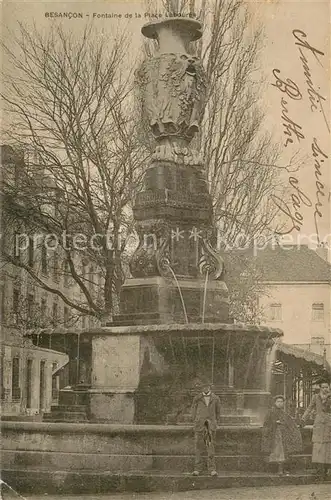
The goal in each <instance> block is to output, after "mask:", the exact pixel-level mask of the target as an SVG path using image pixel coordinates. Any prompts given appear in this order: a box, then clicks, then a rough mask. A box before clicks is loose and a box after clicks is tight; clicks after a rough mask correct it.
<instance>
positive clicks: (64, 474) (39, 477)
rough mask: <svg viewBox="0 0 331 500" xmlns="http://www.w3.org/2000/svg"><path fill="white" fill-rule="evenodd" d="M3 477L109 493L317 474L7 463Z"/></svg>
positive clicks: (25, 486)
mask: <svg viewBox="0 0 331 500" xmlns="http://www.w3.org/2000/svg"><path fill="white" fill-rule="evenodd" d="M2 480H3V481H5V482H6V483H8V484H10V486H11V487H12V488H13V489H14V490H16V491H17V492H18V493H19V494H21V495H24V494H28V493H30V494H31V493H32V494H39V495H40V494H48V495H51V494H53V495H61V494H62V495H63V494H67V495H68V494H102V493H104V494H106V493H110V492H117V493H119V492H126V493H128V492H135V493H136V492H148V491H150V492H152V491H158V492H162V491H171V492H176V491H190V490H191V491H192V490H206V489H215V490H216V489H221V488H231V487H236V488H238V487H259V486H279V485H289V484H292V485H305V484H311V483H313V482H314V481H315V478H314V476H313V474H312V473H311V471H300V472H298V473H296V474H290V475H288V476H279V475H276V474H266V473H252V472H249V473H241V474H240V473H238V472H230V471H229V472H223V473H219V475H218V476H217V477H210V476H207V475H201V476H198V477H193V476H192V475H191V474H161V473H154V474H151V473H150V474H145V473H143V472H141V471H136V472H135V473H131V474H123V473H121V474H116V473H112V472H94V471H92V472H88V471H66V470H63V469H58V470H55V471H54V470H52V471H49V470H46V469H45V468H40V467H37V468H33V467H29V468H28V467H16V468H13V469H10V468H8V466H3V468H2Z"/></svg>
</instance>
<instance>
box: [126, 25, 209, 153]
mask: <svg viewBox="0 0 331 500" xmlns="http://www.w3.org/2000/svg"><path fill="white" fill-rule="evenodd" d="M142 32H143V34H144V35H145V36H147V37H149V38H155V39H157V41H158V45H159V49H158V52H157V53H156V55H155V56H154V57H151V58H148V59H146V60H145V61H144V62H143V63H142V65H141V66H140V68H139V69H138V71H137V73H136V81H137V87H138V89H139V99H140V103H141V110H142V116H143V119H144V120H145V121H147V122H148V125H149V127H150V130H151V132H152V134H153V136H154V138H155V139H156V140H157V141H158V142H159V143H163V144H167V143H169V140H170V144H172V139H173V138H176V139H177V144H176V147H177V150H179V151H180V149H182V150H183V152H184V153H185V144H188V143H189V142H190V141H191V139H192V138H193V136H194V134H195V133H196V132H197V131H198V130H199V128H200V124H201V121H202V118H203V114H204V109H205V98H206V81H205V73H204V69H203V66H202V62H201V61H200V60H199V59H198V58H197V57H195V56H192V55H190V54H188V53H187V52H188V44H189V42H190V41H193V40H196V39H197V38H199V37H200V36H201V25H200V23H199V22H198V21H195V20H192V19H185V18H170V19H167V20H162V21H159V22H155V23H149V24H148V25H145V26H144V27H143V29H142ZM178 139H181V140H182V144H180V143H178ZM160 153H161V155H162V153H163V151H160V150H158V154H160ZM167 154H169V153H167ZM183 156H184V157H185V156H187V153H186V154H184V155H183Z"/></svg>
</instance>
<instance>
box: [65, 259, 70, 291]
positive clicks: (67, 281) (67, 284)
mask: <svg viewBox="0 0 331 500" xmlns="http://www.w3.org/2000/svg"><path fill="white" fill-rule="evenodd" d="M69 274H70V268H69V262H68V261H65V263H64V286H69Z"/></svg>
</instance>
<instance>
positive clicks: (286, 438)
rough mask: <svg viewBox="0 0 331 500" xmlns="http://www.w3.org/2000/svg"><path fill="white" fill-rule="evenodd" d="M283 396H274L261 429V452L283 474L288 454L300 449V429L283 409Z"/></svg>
mask: <svg viewBox="0 0 331 500" xmlns="http://www.w3.org/2000/svg"><path fill="white" fill-rule="evenodd" d="M284 404H285V398H284V396H281V395H280V396H276V397H275V398H274V404H273V407H272V408H271V410H270V411H269V412H268V413H267V415H266V417H265V420H264V424H263V430H262V452H263V453H266V454H267V457H268V458H267V460H268V462H269V463H270V464H277V465H278V473H279V474H284V465H285V463H286V461H287V460H288V458H289V456H290V455H291V454H293V453H298V452H300V451H301V450H302V438H301V433H300V430H299V428H298V426H297V424H296V422H295V421H294V419H293V418H292V417H291V416H290V415H288V414H287V413H286V412H285V410H284Z"/></svg>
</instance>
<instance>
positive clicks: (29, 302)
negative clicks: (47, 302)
mask: <svg viewBox="0 0 331 500" xmlns="http://www.w3.org/2000/svg"><path fill="white" fill-rule="evenodd" d="M33 305H34V296H33V294H32V293H29V294H28V299H27V318H28V319H33Z"/></svg>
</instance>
